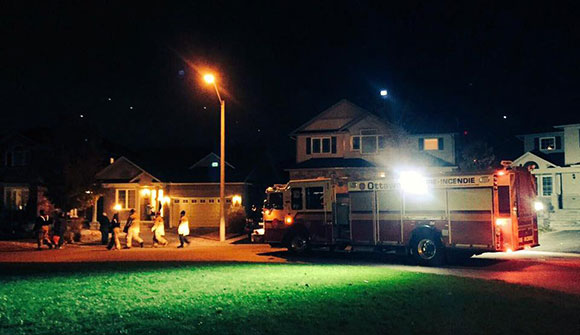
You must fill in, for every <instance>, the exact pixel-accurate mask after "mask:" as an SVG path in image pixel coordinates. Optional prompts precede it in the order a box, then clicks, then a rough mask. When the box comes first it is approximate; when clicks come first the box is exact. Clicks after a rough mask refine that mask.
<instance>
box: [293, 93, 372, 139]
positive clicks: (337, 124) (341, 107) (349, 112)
mask: <svg viewBox="0 0 580 335" xmlns="http://www.w3.org/2000/svg"><path fill="white" fill-rule="evenodd" d="M369 114H370V113H369V112H368V111H367V110H365V109H364V108H362V107H359V106H357V105H355V104H354V103H352V102H350V101H348V100H346V99H342V100H340V101H338V102H337V103H335V104H334V105H332V106H330V107H328V108H327V109H325V110H324V111H322V112H320V113H319V114H318V115H316V116H315V117H313V118H311V119H310V120H308V122H306V123H304V124H302V125H301V126H300V127H298V128H296V129H294V130H293V131H292V132H291V133H290V136H295V135H297V134H301V133H311V132H336V131H341V130H344V129H345V128H346V127H348V126H349V125H351V124H352V122H353V121H357V122H358V121H359V120H361V119H362V118H364V117H365V116H368V115H369ZM320 120H325V124H326V125H327V128H316V129H308V128H309V127H310V126H312V125H313V124H315V123H316V122H317V121H320Z"/></svg>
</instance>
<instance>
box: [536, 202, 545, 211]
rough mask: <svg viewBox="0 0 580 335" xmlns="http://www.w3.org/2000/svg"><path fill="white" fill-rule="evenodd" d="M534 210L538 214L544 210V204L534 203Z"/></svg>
mask: <svg viewBox="0 0 580 335" xmlns="http://www.w3.org/2000/svg"><path fill="white" fill-rule="evenodd" d="M534 209H535V210H536V212H539V211H543V210H544V203H542V202H541V201H535V202H534Z"/></svg>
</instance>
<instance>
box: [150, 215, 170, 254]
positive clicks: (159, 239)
mask: <svg viewBox="0 0 580 335" xmlns="http://www.w3.org/2000/svg"><path fill="white" fill-rule="evenodd" d="M151 231H152V232H153V246H154V247H157V246H158V245H159V244H161V245H162V246H164V247H165V246H167V244H169V242H167V240H166V239H165V237H164V236H165V225H164V222H163V217H162V216H161V212H157V213H155V221H154V222H153V227H151Z"/></svg>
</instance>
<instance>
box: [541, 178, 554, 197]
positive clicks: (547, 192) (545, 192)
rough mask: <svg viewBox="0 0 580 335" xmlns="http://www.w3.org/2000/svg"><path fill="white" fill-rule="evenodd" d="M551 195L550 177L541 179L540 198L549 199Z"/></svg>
mask: <svg viewBox="0 0 580 335" xmlns="http://www.w3.org/2000/svg"><path fill="white" fill-rule="evenodd" d="M551 195H552V176H543V177H542V196H544V197H549V196H551Z"/></svg>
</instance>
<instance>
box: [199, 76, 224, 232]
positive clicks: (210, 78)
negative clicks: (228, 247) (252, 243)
mask: <svg viewBox="0 0 580 335" xmlns="http://www.w3.org/2000/svg"><path fill="white" fill-rule="evenodd" d="M203 80H204V81H205V82H206V83H208V84H210V85H211V84H213V87H214V88H215V93H216V94H217V97H218V100H219V102H220V107H221V108H220V109H221V113H220V115H221V117H220V119H221V120H220V241H221V242H223V241H225V240H226V197H225V184H226V169H225V166H226V164H225V157H226V101H225V100H223V99H222V97H221V95H220V92H219V90H218V87H217V84H216V82H215V77H214V75H213V74H211V73H208V74H205V75H204V76H203Z"/></svg>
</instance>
